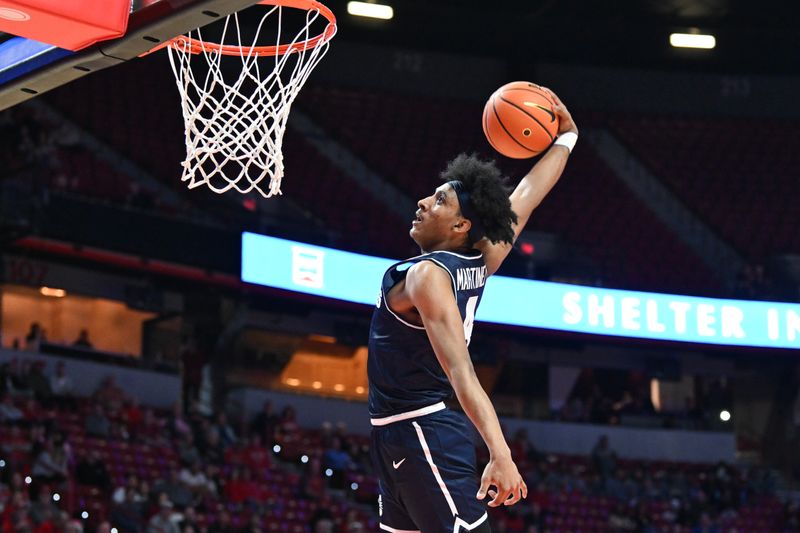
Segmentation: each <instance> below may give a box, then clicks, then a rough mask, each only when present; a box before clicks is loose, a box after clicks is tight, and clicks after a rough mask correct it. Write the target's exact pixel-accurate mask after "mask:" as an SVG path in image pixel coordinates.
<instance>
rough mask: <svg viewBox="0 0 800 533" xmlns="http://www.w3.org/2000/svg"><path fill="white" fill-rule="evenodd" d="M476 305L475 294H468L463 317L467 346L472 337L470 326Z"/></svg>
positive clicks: (473, 320) (473, 321)
mask: <svg viewBox="0 0 800 533" xmlns="http://www.w3.org/2000/svg"><path fill="white" fill-rule="evenodd" d="M476 307H478V297H477V296H470V298H469V300H467V308H466V309H465V311H466V313H465V315H466V316H465V317H464V339H466V341H467V346H469V341H470V339H471V338H472V326H474V325H475V308H476Z"/></svg>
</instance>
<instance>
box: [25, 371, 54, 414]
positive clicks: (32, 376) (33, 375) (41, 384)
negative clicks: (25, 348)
mask: <svg viewBox="0 0 800 533" xmlns="http://www.w3.org/2000/svg"><path fill="white" fill-rule="evenodd" d="M44 367H45V362H44V361H36V362H35V363H34V364H32V365H31V367H30V371H29V372H28V386H29V387H30V389H31V392H32V393H33V397H34V398H36V400H37V401H40V402H43V403H45V404H48V403H49V400H50V397H51V396H52V394H53V391H52V390H51V389H50V380H48V379H47V377H46V376H45V375H44Z"/></svg>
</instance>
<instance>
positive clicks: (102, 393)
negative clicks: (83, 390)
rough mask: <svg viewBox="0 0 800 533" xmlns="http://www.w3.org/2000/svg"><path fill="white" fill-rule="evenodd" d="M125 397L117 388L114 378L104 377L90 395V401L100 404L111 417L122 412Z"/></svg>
mask: <svg viewBox="0 0 800 533" xmlns="http://www.w3.org/2000/svg"><path fill="white" fill-rule="evenodd" d="M126 399H127V396H126V395H125V392H124V391H123V390H122V389H121V388H119V386H117V382H116V379H115V378H114V376H106V377H105V378H104V379H103V381H101V382H100V385H99V386H98V387H97V389H96V390H95V391H94V393H93V394H92V400H94V401H95V402H96V403H98V404H100V405H101V406H102V407H103V408H104V409H105V411H106V412H107V413H109V414H110V415H111V416H112V417H113V416H115V415H116V414H117V413H119V412H120V411H121V410H122V406H123V404H124V403H125V401H126Z"/></svg>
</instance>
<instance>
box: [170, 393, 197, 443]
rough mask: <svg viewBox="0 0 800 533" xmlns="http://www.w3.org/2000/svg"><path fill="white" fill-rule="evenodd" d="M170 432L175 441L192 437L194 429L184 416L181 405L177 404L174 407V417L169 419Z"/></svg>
mask: <svg viewBox="0 0 800 533" xmlns="http://www.w3.org/2000/svg"><path fill="white" fill-rule="evenodd" d="M168 428H169V432H170V435H171V436H172V438H173V439H179V438H183V437H185V436H186V435H189V436H191V434H192V427H191V426H190V425H189V422H188V421H187V420H186V418H185V417H184V415H183V409H182V408H181V404H180V403H179V402H176V403H175V405H174V406H173V407H172V416H170V419H169V425H168Z"/></svg>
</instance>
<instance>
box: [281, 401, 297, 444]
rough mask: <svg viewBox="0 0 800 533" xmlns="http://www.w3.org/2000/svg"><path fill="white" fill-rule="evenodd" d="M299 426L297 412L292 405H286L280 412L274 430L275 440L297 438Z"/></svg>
mask: <svg viewBox="0 0 800 533" xmlns="http://www.w3.org/2000/svg"><path fill="white" fill-rule="evenodd" d="M299 431H300V426H299V425H298V424H297V413H296V412H295V410H294V407H292V406H291V405H287V406H286V407H284V408H283V411H282V412H281V419H280V422H279V423H278V426H277V428H276V431H275V436H276V440H277V439H280V440H285V441H292V440H294V439H296V438H297V433H298V432H299Z"/></svg>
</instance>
